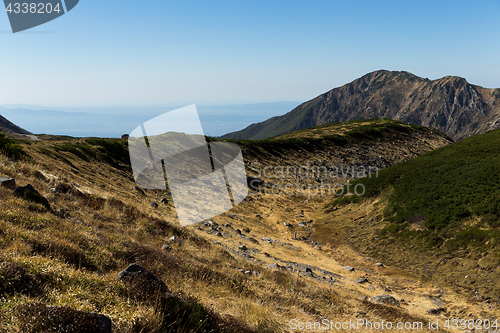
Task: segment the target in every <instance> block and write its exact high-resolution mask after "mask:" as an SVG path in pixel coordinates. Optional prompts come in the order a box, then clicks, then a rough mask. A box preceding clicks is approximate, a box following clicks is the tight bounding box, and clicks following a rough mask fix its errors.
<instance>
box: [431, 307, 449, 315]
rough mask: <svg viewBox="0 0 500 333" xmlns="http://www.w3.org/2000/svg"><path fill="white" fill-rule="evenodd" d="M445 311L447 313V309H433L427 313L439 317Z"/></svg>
mask: <svg viewBox="0 0 500 333" xmlns="http://www.w3.org/2000/svg"><path fill="white" fill-rule="evenodd" d="M444 311H445V309H443V308H439V309H434V308H432V309H429V310H427V313H428V314H432V315H437V314H440V313H441V312H444Z"/></svg>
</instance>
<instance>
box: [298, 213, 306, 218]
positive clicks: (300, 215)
mask: <svg viewBox="0 0 500 333" xmlns="http://www.w3.org/2000/svg"><path fill="white" fill-rule="evenodd" d="M297 217H298V218H301V217H305V216H304V214H299V215H297Z"/></svg>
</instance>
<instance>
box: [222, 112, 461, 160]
mask: <svg viewBox="0 0 500 333" xmlns="http://www.w3.org/2000/svg"><path fill="white" fill-rule="evenodd" d="M419 134H425V135H433V136H435V137H436V138H442V139H443V142H445V141H448V142H451V139H449V138H447V137H446V136H445V135H444V134H442V133H441V132H439V131H437V130H434V129H431V128H427V127H423V126H418V125H410V124H405V123H402V122H399V121H396V120H391V119H367V120H352V121H346V122H342V123H335V124H326V125H320V126H315V127H311V128H306V129H302V130H298V131H295V132H291V133H288V134H284V135H280V136H277V137H273V138H269V139H264V140H225V141H230V142H234V143H236V144H238V145H239V146H240V147H241V149H242V151H243V153H244V154H245V155H246V156H247V157H251V156H262V155H273V156H279V155H289V154H291V153H294V152H296V151H299V150H307V151H311V152H312V151H318V150H325V149H329V148H331V147H347V146H349V145H353V144H362V143H371V142H380V141H382V140H385V141H391V140H394V139H395V138H399V137H401V138H403V137H407V138H413V137H417V136H418V135H419Z"/></svg>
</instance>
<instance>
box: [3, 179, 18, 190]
mask: <svg viewBox="0 0 500 333" xmlns="http://www.w3.org/2000/svg"><path fill="white" fill-rule="evenodd" d="M0 186H3V187H7V188H14V187H16V180H15V179H14V178H9V177H1V178H0Z"/></svg>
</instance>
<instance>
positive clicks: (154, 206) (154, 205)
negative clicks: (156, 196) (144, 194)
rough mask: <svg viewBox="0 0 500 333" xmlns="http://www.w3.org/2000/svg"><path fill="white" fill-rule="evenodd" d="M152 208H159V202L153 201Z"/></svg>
mask: <svg viewBox="0 0 500 333" xmlns="http://www.w3.org/2000/svg"><path fill="white" fill-rule="evenodd" d="M149 205H150V206H151V207H152V208H158V204H157V203H156V202H154V201H153V202H152V203H150V204H149Z"/></svg>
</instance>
